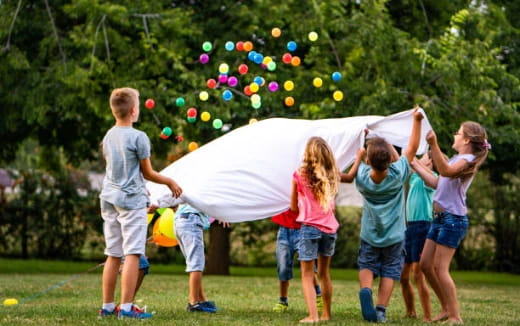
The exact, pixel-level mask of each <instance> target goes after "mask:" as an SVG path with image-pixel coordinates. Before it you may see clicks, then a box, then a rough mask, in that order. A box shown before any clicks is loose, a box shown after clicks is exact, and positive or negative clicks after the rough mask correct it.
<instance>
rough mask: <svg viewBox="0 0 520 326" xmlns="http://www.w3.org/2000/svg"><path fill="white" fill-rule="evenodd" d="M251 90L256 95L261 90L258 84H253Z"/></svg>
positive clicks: (250, 85) (250, 86)
mask: <svg viewBox="0 0 520 326" xmlns="http://www.w3.org/2000/svg"><path fill="white" fill-rule="evenodd" d="M249 89H250V90H251V92H253V93H256V92H258V90H259V89H260V86H258V84H257V83H251V84H249Z"/></svg>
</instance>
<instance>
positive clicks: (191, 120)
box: [186, 117, 197, 123]
mask: <svg viewBox="0 0 520 326" xmlns="http://www.w3.org/2000/svg"><path fill="white" fill-rule="evenodd" d="M186 120H187V121H188V122H189V123H195V122H196V121H197V117H187V118H186Z"/></svg>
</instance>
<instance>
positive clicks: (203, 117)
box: [200, 111, 211, 122]
mask: <svg viewBox="0 0 520 326" xmlns="http://www.w3.org/2000/svg"><path fill="white" fill-rule="evenodd" d="M209 119H211V114H210V113H209V112H208V111H204V112H202V113H201V114H200V120H202V121H204V122H208V121H209Z"/></svg>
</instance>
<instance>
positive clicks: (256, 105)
mask: <svg viewBox="0 0 520 326" xmlns="http://www.w3.org/2000/svg"><path fill="white" fill-rule="evenodd" d="M251 106H252V107H253V108H255V109H257V110H258V109H260V107H261V106H262V102H254V103H251Z"/></svg>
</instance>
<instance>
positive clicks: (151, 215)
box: [146, 213, 154, 224]
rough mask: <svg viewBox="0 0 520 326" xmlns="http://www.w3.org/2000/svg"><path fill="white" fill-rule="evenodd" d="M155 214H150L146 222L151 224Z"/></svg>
mask: <svg viewBox="0 0 520 326" xmlns="http://www.w3.org/2000/svg"><path fill="white" fill-rule="evenodd" d="M153 215H154V214H153V213H152V214H148V222H146V223H148V224H150V222H151V221H152V219H153Z"/></svg>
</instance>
